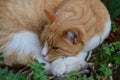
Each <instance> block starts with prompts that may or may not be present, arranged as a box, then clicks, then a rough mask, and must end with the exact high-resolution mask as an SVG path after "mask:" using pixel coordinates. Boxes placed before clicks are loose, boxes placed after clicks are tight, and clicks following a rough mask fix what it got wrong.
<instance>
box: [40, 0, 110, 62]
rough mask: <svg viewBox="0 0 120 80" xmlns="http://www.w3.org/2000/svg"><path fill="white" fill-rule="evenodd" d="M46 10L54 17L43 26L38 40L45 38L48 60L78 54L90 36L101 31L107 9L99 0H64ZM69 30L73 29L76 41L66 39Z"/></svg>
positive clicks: (103, 27) (107, 18)
mask: <svg viewBox="0 0 120 80" xmlns="http://www.w3.org/2000/svg"><path fill="white" fill-rule="evenodd" d="M48 12H49V14H53V13H54V15H55V19H54V21H51V22H52V23H51V25H48V26H47V28H45V29H44V31H43V33H42V35H41V40H42V43H44V42H45V41H48V45H49V48H48V49H49V50H48V54H47V55H48V58H49V61H53V60H55V59H57V58H59V57H62V56H73V55H76V54H78V52H80V51H81V50H82V49H83V47H84V44H85V43H86V42H88V41H89V40H90V39H91V38H92V37H93V36H95V35H101V34H102V33H103V32H104V29H105V25H106V22H107V21H108V20H109V14H108V12H107V9H106V8H105V6H104V5H103V4H102V2H101V1H100V0H64V1H63V2H62V3H61V4H60V5H59V6H58V7H57V9H55V11H54V12H50V11H48ZM48 12H47V15H48V17H50V16H49V14H48ZM52 20H53V19H52ZM69 31H73V32H75V33H76V35H77V44H75V43H71V42H70V41H68V40H67V39H66V33H67V32H69ZM54 47H57V49H56V48H55V49H54Z"/></svg>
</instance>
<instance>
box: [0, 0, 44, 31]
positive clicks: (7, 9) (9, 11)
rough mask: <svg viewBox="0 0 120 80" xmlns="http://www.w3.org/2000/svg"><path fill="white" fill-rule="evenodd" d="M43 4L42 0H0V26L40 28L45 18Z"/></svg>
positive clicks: (8, 27) (6, 27)
mask: <svg viewBox="0 0 120 80" xmlns="http://www.w3.org/2000/svg"><path fill="white" fill-rule="evenodd" d="M43 5H44V0H0V28H1V29H3V28H4V29H6V30H7V29H11V30H13V29H17V30H22V29H28V30H31V29H33V30H34V28H35V29H38V28H40V26H41V25H42V24H44V20H45V17H44V16H45V15H44V11H43V10H44V7H43ZM33 27H34V28H33Z"/></svg>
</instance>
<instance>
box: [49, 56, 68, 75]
mask: <svg viewBox="0 0 120 80" xmlns="http://www.w3.org/2000/svg"><path fill="white" fill-rule="evenodd" d="M65 71H66V65H65V63H64V61H63V59H62V58H59V59H57V60H55V61H53V62H52V63H51V72H52V74H53V75H54V76H57V77H62V76H63V74H64V73H65Z"/></svg>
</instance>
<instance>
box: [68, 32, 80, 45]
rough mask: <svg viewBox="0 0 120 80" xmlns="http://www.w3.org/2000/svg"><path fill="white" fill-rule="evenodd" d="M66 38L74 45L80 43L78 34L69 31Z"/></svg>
mask: <svg viewBox="0 0 120 80" xmlns="http://www.w3.org/2000/svg"><path fill="white" fill-rule="evenodd" d="M66 38H67V40H68V41H70V42H72V43H73V44H77V43H78V34H77V33H76V32H75V31H68V32H67V34H66Z"/></svg>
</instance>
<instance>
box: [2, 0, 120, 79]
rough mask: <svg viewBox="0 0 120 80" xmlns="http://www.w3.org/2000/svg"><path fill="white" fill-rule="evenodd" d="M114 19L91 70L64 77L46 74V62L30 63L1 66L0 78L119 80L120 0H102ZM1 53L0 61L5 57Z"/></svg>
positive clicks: (93, 57)
mask: <svg viewBox="0 0 120 80" xmlns="http://www.w3.org/2000/svg"><path fill="white" fill-rule="evenodd" d="M102 1H103V3H104V4H105V5H106V7H107V8H108V10H109V12H110V15H111V19H112V31H111V33H110V36H109V37H108V38H107V39H106V41H105V42H104V43H103V44H102V45H100V46H99V47H98V48H96V49H95V50H94V51H93V54H92V58H91V60H90V61H89V62H91V63H94V65H93V67H92V68H91V67H90V68H88V70H89V72H88V73H86V74H81V73H79V72H76V71H73V72H71V73H69V75H68V76H65V77H63V78H55V77H54V76H48V75H46V72H45V70H44V68H43V66H45V64H44V63H41V64H40V63H38V61H36V60H35V61H34V63H30V64H29V65H28V66H24V67H22V68H20V69H14V68H11V67H9V66H2V65H1V67H0V80H111V79H113V80H119V79H120V77H119V76H120V70H119V69H120V0H102ZM1 54H2V53H0V61H2V60H3V59H4V58H3V57H2V56H1Z"/></svg>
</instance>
